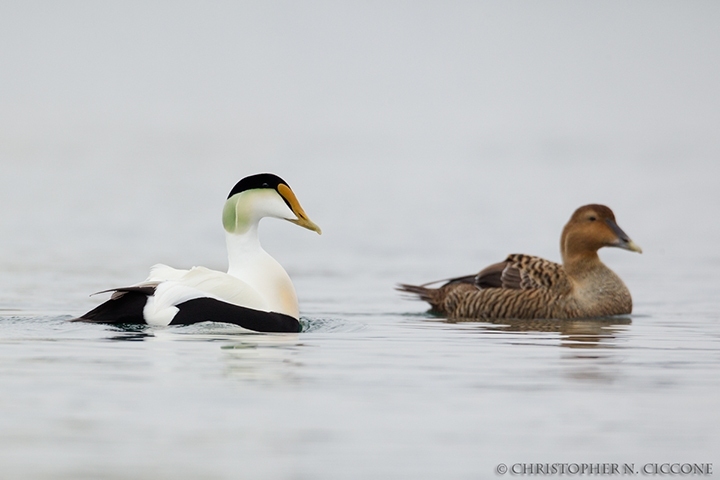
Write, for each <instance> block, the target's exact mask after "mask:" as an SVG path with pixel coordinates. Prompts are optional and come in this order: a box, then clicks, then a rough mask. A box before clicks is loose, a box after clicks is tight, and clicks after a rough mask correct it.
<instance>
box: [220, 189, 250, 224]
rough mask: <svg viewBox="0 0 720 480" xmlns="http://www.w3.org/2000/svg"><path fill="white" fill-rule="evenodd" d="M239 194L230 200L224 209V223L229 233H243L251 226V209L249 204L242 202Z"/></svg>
mask: <svg viewBox="0 0 720 480" xmlns="http://www.w3.org/2000/svg"><path fill="white" fill-rule="evenodd" d="M240 195H242V193H238V194H236V195H233V196H232V197H230V198H228V199H227V201H226V202H225V206H224V207H223V213H222V222H223V227H225V231H227V232H228V233H242V232H243V231H245V230H247V229H248V227H249V226H250V207H249V205H248V202H247V201H245V202H242V204H241V202H240Z"/></svg>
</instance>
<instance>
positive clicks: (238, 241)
mask: <svg viewBox="0 0 720 480" xmlns="http://www.w3.org/2000/svg"><path fill="white" fill-rule="evenodd" d="M225 242H226V243H227V251H228V274H230V275H233V276H236V277H240V276H241V274H242V272H243V271H245V270H247V268H248V267H249V265H250V264H252V263H254V261H255V258H256V257H258V256H261V255H262V254H265V255H267V253H266V252H265V250H263V248H262V247H261V246H260V238H259V237H258V224H257V223H256V224H254V225H251V226H250V228H248V229H247V230H246V231H245V232H243V233H240V234H237V233H228V232H226V233H225Z"/></svg>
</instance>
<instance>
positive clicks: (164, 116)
mask: <svg viewBox="0 0 720 480" xmlns="http://www.w3.org/2000/svg"><path fill="white" fill-rule="evenodd" d="M718 25H720V4H719V3H717V2H713V1H706V2H703V1H682V2H680V1H678V2H667V1H653V2H649V1H648V2H642V1H639V2H626V1H622V2H620V1H617V2H616V1H602V2H572V1H566V2H559V1H538V2H530V1H528V2H519V1H503V2H499V1H498V2H409V1H408V2H401V1H397V2H394V1H390V2H379V1H378V2H372V1H371V2H313V1H308V2H221V1H213V2H145V1H143V2H140V1H138V2H133V1H123V2H91V1H86V2H82V1H64V2H49V1H48V2H33V1H22V2H20V1H17V2H10V1H0V165H1V170H0V205H2V207H1V208H0V310H1V311H2V313H3V319H4V323H2V325H3V330H2V332H3V333H0V338H2V339H3V340H2V342H3V345H4V349H3V351H4V354H3V355H4V356H3V357H2V360H3V361H2V362H0V367H1V368H0V375H2V379H3V380H2V381H3V383H4V384H5V385H7V386H8V388H7V389H6V391H5V393H4V394H3V395H0V406H3V409H4V411H6V412H8V416H7V417H6V418H3V419H0V420H1V422H0V427H2V431H4V432H5V434H4V435H3V436H2V437H0V445H2V446H3V450H4V451H5V452H6V457H5V458H4V459H3V460H4V465H5V466H6V471H5V472H4V473H6V474H8V475H10V474H15V475H20V476H18V477H17V478H27V475H25V477H22V475H21V474H22V473H23V472H24V473H27V470H24V469H26V468H27V467H28V466H29V465H33V466H34V470H32V471H33V472H35V474H36V475H35V476H34V478H58V476H57V473H58V471H60V472H63V474H64V475H66V478H123V477H122V474H121V473H117V472H118V471H121V470H117V471H115V470H113V469H112V468H108V467H109V466H114V467H116V468H118V469H119V468H120V467H128V466H134V468H135V469H134V470H131V472H132V473H133V477H134V478H192V477H193V476H197V475H205V476H206V477H207V478H234V476H235V474H236V473H237V468H238V464H237V463H238V456H239V458H240V460H242V462H241V463H242V465H243V467H244V468H245V470H244V471H246V472H247V473H249V474H251V475H253V476H254V477H255V478H261V477H262V478H278V477H289V478H302V477H308V478H339V477H345V478H353V477H356V478H360V477H362V476H365V477H367V476H368V475H377V474H378V473H381V472H386V473H387V472H394V475H395V476H396V477H402V476H403V475H408V474H409V473H408V472H412V474H413V478H420V477H422V476H423V474H424V475H425V476H426V477H428V478H429V477H434V478H437V477H438V476H440V475H442V474H443V473H445V474H447V475H449V476H450V477H456V478H460V477H462V478H466V477H467V478H481V477H482V476H486V475H489V474H490V472H492V468H493V466H494V465H495V464H497V463H499V462H501V461H506V462H511V461H544V462H546V461H555V460H556V458H554V457H553V458H551V457H552V455H554V454H555V453H557V452H565V454H566V455H567V458H566V457H563V458H559V459H557V460H559V461H583V460H585V459H586V458H592V459H593V460H595V461H602V462H607V461H622V462H626V461H634V462H638V463H640V462H644V461H668V460H670V457H671V456H672V455H676V456H681V458H677V459H672V460H673V461H695V462H709V461H713V459H712V458H710V456H711V453H710V452H717V451H718V450H717V448H716V447H717V446H718V444H719V443H718V436H717V427H718V426H720V418H719V417H718V413H717V412H718V410H717V408H716V405H715V402H714V400H713V399H714V398H716V396H717V392H718V388H719V387H720V386H719V385H718V383H717V378H720V377H718V375H717V374H718V372H719V371H720V362H718V358H717V351H718V349H717V341H718V339H719V338H720V332H718V329H717V328H718V327H717V322H718V320H720V317H718V312H719V311H720V303H719V302H720V300H718V297H717V291H718V287H720V281H719V279H718V274H717V269H718V266H720V254H718V250H717V245H718V244H719V243H720V227H719V226H718V222H717V221H716V220H715V213H714V211H715V209H716V207H717V205H718V204H719V203H720V202H719V201H720V193H719V190H718V189H719V188H720V175H718V165H719V162H718V159H719V158H720V135H718V130H720V95H719V94H718V85H720V29H719V28H718ZM261 171H270V172H274V173H276V174H278V175H280V176H281V177H283V178H284V179H285V180H287V181H288V183H289V184H290V185H291V186H292V187H293V189H294V190H295V192H296V194H297V196H298V198H299V200H300V202H301V203H302V205H303V206H304V208H305V210H306V211H307V213H308V214H309V216H310V217H311V218H312V219H313V220H314V221H315V222H316V223H318V224H319V225H320V226H321V227H322V228H323V231H324V232H323V235H322V236H321V237H318V236H317V235H314V234H312V233H310V232H307V231H304V230H301V229H297V228H295V227H293V226H292V225H290V224H288V223H286V222H280V221H274V220H265V221H263V225H262V240H263V245H264V246H265V247H266V249H267V250H268V251H269V252H270V253H272V254H273V255H274V256H275V257H276V258H277V259H278V260H279V261H280V262H281V263H282V264H283V265H284V266H285V267H286V268H287V270H288V272H289V273H290V275H291V276H292V278H293V280H294V282H295V285H296V288H297V290H298V295H299V297H300V304H301V305H300V308H301V314H302V315H303V317H304V318H305V321H306V322H310V324H311V325H312V329H311V331H310V332H308V333H305V334H302V335H301V336H300V337H299V340H297V342H293V341H288V343H287V344H286V343H285V340H278V339H273V338H270V339H265V340H257V339H256V340H252V342H259V344H260V346H258V347H257V352H258V358H256V357H253V356H250V357H249V358H248V357H247V356H245V355H246V353H247V351H249V350H247V349H246V350H242V349H238V350H231V351H230V353H228V351H225V350H224V351H223V352H224V353H222V355H221V354H220V353H218V352H219V344H222V345H223V347H233V345H234V344H235V343H236V342H245V341H246V340H242V341H241V340H237V336H233V335H232V334H228V335H227V336H223V335H225V334H224V333H223V332H224V330H222V329H220V333H218V332H216V331H211V333H212V334H215V335H218V337H212V338H211V339H210V340H216V341H215V342H213V341H207V342H206V341H205V340H207V339H206V338H205V337H203V335H202V333H203V332H204V330H203V331H201V332H197V331H191V332H189V333H184V334H179V333H173V332H171V331H167V332H154V333H153V334H152V335H150V337H151V338H150V339H149V340H148V339H146V340H145V341H143V342H138V343H136V344H135V346H134V347H133V348H130V347H129V346H128V345H129V343H123V344H120V343H110V342H108V340H110V339H111V338H108V337H109V336H112V335H114V334H113V332H112V331H109V330H107V329H104V328H103V327H98V328H94V327H93V328H90V327H86V328H80V327H78V326H77V325H76V324H71V325H68V324H67V323H66V322H65V320H66V319H67V318H70V316H72V315H78V314H80V313H83V312H84V311H87V310H88V309H90V308H92V307H93V306H95V305H96V304H97V303H98V302H99V301H100V300H101V299H100V298H99V297H88V294H89V293H91V292H95V291H98V290H103V289H106V288H109V287H112V286H118V285H126V284H129V283H134V282H137V281H139V280H142V279H143V278H145V276H146V275H147V271H148V268H149V267H150V266H151V265H153V264H154V263H157V262H163V263H168V264H170V265H173V266H176V267H189V266H192V265H205V266H208V267H212V268H218V269H223V268H225V265H226V263H225V262H226V255H225V246H224V236H223V232H222V229H221V222H220V209H221V208H222V204H223V202H224V199H225V197H226V195H227V192H228V191H229V190H230V189H231V188H232V186H233V185H234V183H235V182H236V181H237V180H239V179H240V178H242V177H244V176H246V175H249V174H252V173H257V172H261ZM586 203H604V204H607V205H608V206H610V207H611V208H613V210H614V211H615V213H616V216H617V219H618V223H619V225H620V226H621V227H622V228H623V229H624V230H625V231H626V232H627V233H628V234H629V235H630V236H631V237H632V238H633V239H634V240H635V241H636V242H637V243H638V244H640V245H641V246H642V247H643V249H644V254H643V255H641V256H640V255H633V254H630V253H628V252H623V251H615V250H610V251H603V252H602V253H601V256H602V258H603V259H604V260H605V261H606V262H607V263H608V265H610V266H611V268H613V269H614V270H615V271H616V272H618V274H620V276H621V277H622V278H623V279H624V280H625V281H626V283H627V284H628V286H629V288H630V290H631V291H632V293H633V298H634V301H635V311H634V315H633V318H632V324H631V326H629V327H616V328H614V329H611V331H610V333H609V334H608V336H607V337H605V336H603V335H600V336H599V337H598V338H599V340H598V339H596V341H595V343H593V344H592V345H593V346H594V347H595V349H594V350H590V351H589V352H590V353H589V354H588V355H584V356H583V355H578V351H577V350H574V351H573V354H572V355H571V354H570V353H569V352H570V350H569V349H565V348H557V347H558V346H561V347H562V346H564V344H565V343H568V342H567V340H568V339H567V338H566V336H563V335H555V336H553V335H548V336H543V335H540V334H529V335H524V334H519V333H518V334H515V335H511V334H507V336H505V335H500V334H487V332H485V330H484V329H485V328H487V326H482V325H481V326H478V325H477V324H474V325H467V326H458V327H457V329H456V327H454V326H451V325H445V324H440V323H438V322H437V321H435V320H432V321H430V322H428V317H427V316H425V315H424V313H423V312H425V310H426V306H425V305H423V304H421V303H419V302H414V303H413V302H408V301H407V300H404V299H402V298H401V297H400V296H399V295H397V294H396V292H394V291H393V289H392V288H393V285H394V284H395V283H397V282H410V283H412V282H417V283H421V282H424V281H428V280H432V279H436V278H444V277H448V276H453V275H460V274H468V273H471V272H473V271H477V270H479V269H480V268H481V267H483V266H485V265H487V264H488V263H492V262H496V261H499V260H501V259H502V258H504V256H505V255H507V254H508V253H512V252H524V253H530V254H536V255H542V256H545V257H547V258H550V259H553V260H559V254H558V239H559V234H560V231H561V228H562V226H563V224H564V223H565V222H566V221H567V219H568V218H569V216H570V214H571V213H572V211H573V210H574V209H575V208H577V207H578V206H580V205H583V204H586ZM606 250H607V249H606ZM308 319H310V320H308ZM313 322H315V323H313ZM318 325H320V326H318ZM313 329H314V330H313ZM491 333H493V332H491ZM153 335H154V336H153ZM187 337H190V338H191V339H194V340H195V341H187ZM591 337H592V335H591ZM152 339H154V340H157V341H155V342H153V341H151V340H152ZM571 340H572V339H571ZM223 342H224V343H223ZM252 342H251V343H252ZM263 342H266V343H268V344H269V346H267V345H265V343H263ZM274 342H278V345H276V344H275V343H274ZM574 342H575V340H572V341H570V342H569V343H571V344H573V343H574ZM591 343H592V342H591ZM560 344H563V345H560ZM548 346H549V348H548ZM233 348H234V347H233ZM253 351H254V350H253ZM558 352H561V353H558ZM578 358H580V359H581V360H578ZM148 365H149V366H148ZM108 371H115V372H119V373H118V377H111V378H110V379H108V378H107V377H106V374H107V372H108ZM228 372H230V373H228ZM88 378H89V379H90V380H92V381H86V380H87V379H88ZM258 379H262V381H258ZM478 389H479V390H478ZM205 392H210V393H208V394H206V393H205ZM528 396H531V397H532V398H533V400H532V402H529V403H528V402H527V401H526V400H527V398H528ZM88 399H92V400H88ZM86 402H88V403H86ZM88 404H91V405H92V406H93V407H92V408H89V407H88ZM476 406H479V408H475V407H476ZM356 407H357V408H356ZM278 411H282V412H283V413H282V414H281V415H280V416H276V413H277V412H278ZM198 412H199V413H198ZM258 419H260V420H258ZM528 425H531V426H533V428H532V429H528ZM313 429H316V430H313ZM218 432H219V433H218ZM238 432H240V433H238ZM308 432H310V433H308ZM313 432H314V433H313ZM318 432H319V433H318ZM216 433H218V435H215V434H216ZM238 435H240V437H238ZM242 435H245V436H242ZM258 438H259V439H260V440H258ZM183 442H187V443H183ZM258 442H259V443H258ZM188 445H191V446H192V447H193V448H194V449H195V450H192V451H193V452H195V455H196V456H193V455H191V454H187V452H189V450H188V448H189V447H188ZM328 452H329V453H328ZM478 452H482V453H483V455H479V454H478ZM531 454H535V455H536V457H532V455H531ZM654 455H655V456H654ZM38 456H41V457H43V458H45V463H43V462H37V461H36V458H37V457H38ZM373 458H374V459H377V461H376V462H373V461H371V460H368V459H373ZM333 459H334V460H333ZM715 460H716V461H717V458H715ZM347 465H351V466H352V469H350V470H348V469H345V468H343V466H347ZM58 469H59V470H58ZM108 472H110V473H108ZM113 472H114V473H113ZM353 472H354V473H353ZM43 475H44V476H43ZM113 475H116V476H113ZM183 476H184V477H183ZM13 478H14V477H13Z"/></svg>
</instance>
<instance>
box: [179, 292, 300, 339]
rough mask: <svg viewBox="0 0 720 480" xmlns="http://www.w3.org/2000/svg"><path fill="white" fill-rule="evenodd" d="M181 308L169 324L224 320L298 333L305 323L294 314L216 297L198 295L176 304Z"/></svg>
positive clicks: (264, 328)
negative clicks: (261, 308)
mask: <svg viewBox="0 0 720 480" xmlns="http://www.w3.org/2000/svg"><path fill="white" fill-rule="evenodd" d="M176 306H177V308H178V309H179V310H180V311H179V312H178V313H177V314H176V315H175V318H173V320H172V322H170V325H191V324H193V323H200V322H221V323H232V324H234V325H239V326H241V327H243V328H247V329H248V330H254V331H256V332H275V333H278V332H285V333H297V332H300V331H301V329H302V327H301V325H300V322H298V321H297V320H296V319H295V318H293V317H291V316H289V315H284V314H282V313H276V312H261V311H259V310H253V309H251V308H246V307H240V306H238V305H232V304H230V303H225V302H221V301H219V300H215V299H214V298H206V297H203V298H195V299H192V300H188V301H187V302H183V303H180V304H178V305H176Z"/></svg>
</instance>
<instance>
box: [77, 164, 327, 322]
mask: <svg viewBox="0 0 720 480" xmlns="http://www.w3.org/2000/svg"><path fill="white" fill-rule="evenodd" d="M263 217H275V218H281V219H284V220H288V221H289V222H292V223H294V224H296V225H300V226H301V227H304V228H307V229H309V230H313V231H315V232H317V233H318V234H319V233H321V231H320V228H319V227H318V226H317V225H315V224H314V223H313V222H312V221H311V220H310V219H309V218H308V216H307V215H306V214H305V211H304V210H303V209H302V207H301V206H300V203H299V202H298V199H297V197H295V194H294V193H293V191H292V190H291V189H290V187H289V186H288V184H287V183H285V181H284V180H282V179H281V178H280V177H278V176H276V175H273V174H270V173H261V174H258V175H252V176H250V177H246V178H243V179H242V180H240V181H239V182H238V183H237V184H236V185H235V187H233V189H232V190H231V191H230V194H229V195H228V198H227V201H226V202H225V206H224V208H223V213H222V222H223V226H224V227H225V231H226V239H227V249H228V263H229V267H228V271H227V273H223V272H218V271H215V270H210V269H208V268H205V267H193V268H191V269H190V270H178V269H175V268H171V267H168V266H167V265H155V266H154V267H153V268H152V269H151V270H150V276H149V277H148V278H147V280H145V281H144V282H141V283H138V284H136V285H133V286H130V287H123V288H113V289H110V290H105V292H113V294H112V297H111V298H110V300H108V301H107V302H105V303H103V304H101V305H99V306H98V307H97V308H95V309H93V310H91V311H89V312H88V313H86V314H85V315H83V316H81V317H80V318H78V319H77V320H78V321H88V322H99V323H130V324H148V325H156V326H166V325H188V324H192V323H199V322H205V321H213V322H224V323H232V324H236V325H239V326H241V327H243V328H246V329H248V330H253V331H258V332H299V331H300V322H299V321H298V318H299V311H298V300H297V295H296V294H295V288H294V287H293V284H292V282H291V281H290V277H289V276H288V274H287V273H286V272H285V270H284V269H283V267H282V266H280V264H279V263H278V262H277V261H276V260H275V259H274V258H272V257H271V256H270V255H269V254H268V253H267V252H265V250H263V248H262V247H261V246H260V241H259V239H258V223H259V222H260V219H262V218H263ZM99 293H103V292H99Z"/></svg>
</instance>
